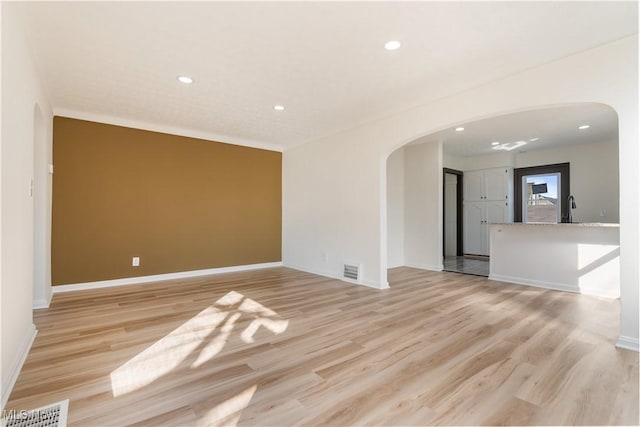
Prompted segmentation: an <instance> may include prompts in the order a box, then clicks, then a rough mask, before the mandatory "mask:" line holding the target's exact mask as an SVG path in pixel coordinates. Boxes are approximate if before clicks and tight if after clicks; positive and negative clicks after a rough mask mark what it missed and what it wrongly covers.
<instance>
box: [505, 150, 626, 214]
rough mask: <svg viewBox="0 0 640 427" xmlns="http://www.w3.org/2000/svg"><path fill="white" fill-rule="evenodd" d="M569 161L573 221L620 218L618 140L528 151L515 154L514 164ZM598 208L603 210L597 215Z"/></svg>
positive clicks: (533, 164) (518, 165)
mask: <svg viewBox="0 0 640 427" xmlns="http://www.w3.org/2000/svg"><path fill="white" fill-rule="evenodd" d="M566 162H569V163H571V167H570V174H571V180H570V185H571V189H570V192H571V194H573V195H574V197H575V198H576V207H577V209H575V210H574V211H573V220H574V221H575V222H611V223H617V222H619V220H620V214H619V205H620V197H619V192H618V188H619V182H618V179H619V176H618V174H619V168H618V141H605V142H599V143H595V144H579V145H571V146H564V147H559V148H552V149H545V150H535V151H527V152H525V153H518V154H517V155H516V167H518V168H524V167H530V166H541V165H547V164H553V163H566ZM601 211H606V212H605V213H604V215H602V216H601V215H600V213H601Z"/></svg>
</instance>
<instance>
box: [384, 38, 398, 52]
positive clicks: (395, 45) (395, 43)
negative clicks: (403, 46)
mask: <svg viewBox="0 0 640 427" xmlns="http://www.w3.org/2000/svg"><path fill="white" fill-rule="evenodd" d="M399 47H400V42H399V41H397V40H389V41H388V42H386V43H385V44H384V48H385V49H387V50H396V49H398V48H399Z"/></svg>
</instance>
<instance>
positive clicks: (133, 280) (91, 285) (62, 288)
mask: <svg viewBox="0 0 640 427" xmlns="http://www.w3.org/2000/svg"><path fill="white" fill-rule="evenodd" d="M273 267H282V262H281V261H278V262H265V263H262V264H248V265H236V266H233V267H220V268H208V269H205V270H192V271H182V272H178V273H167V274H155V275H153V276H139V277H128V278H125V279H114V280H102V281H99V282H88V283H74V284H69V285H57V286H53V293H54V294H58V293H61V292H72V291H84V290H87V289H100V288H110V287H113V286H126V285H137V284H140V283H148V282H160V281H162V280H175V279H186V278H189V277H198V276H208V275H211V274H222V273H235V272H239V271H249V270H259V269H262V268H273Z"/></svg>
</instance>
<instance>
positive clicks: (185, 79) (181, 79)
mask: <svg viewBox="0 0 640 427" xmlns="http://www.w3.org/2000/svg"><path fill="white" fill-rule="evenodd" d="M178 81H179V82H180V83H184V84H186V85H190V84H191V83H193V79H192V78H191V77H189V76H178Z"/></svg>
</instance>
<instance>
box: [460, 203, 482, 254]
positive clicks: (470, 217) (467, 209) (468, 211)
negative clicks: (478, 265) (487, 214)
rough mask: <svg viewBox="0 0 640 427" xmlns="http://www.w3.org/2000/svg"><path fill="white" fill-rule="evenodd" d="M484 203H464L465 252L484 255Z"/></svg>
mask: <svg viewBox="0 0 640 427" xmlns="http://www.w3.org/2000/svg"><path fill="white" fill-rule="evenodd" d="M483 207H484V203H482V202H479V203H465V205H464V253H466V254H473V255H482V254H483V252H484V248H483V246H484V245H483V239H482V226H483V225H484V222H483V221H484V212H483V211H484V209H483Z"/></svg>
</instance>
